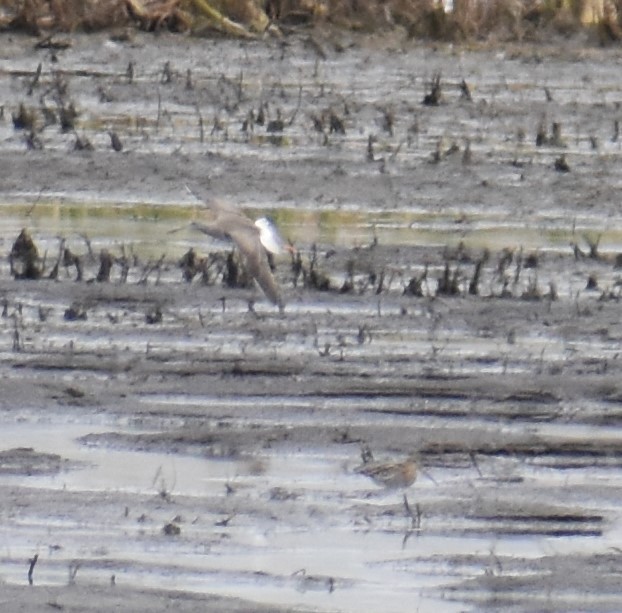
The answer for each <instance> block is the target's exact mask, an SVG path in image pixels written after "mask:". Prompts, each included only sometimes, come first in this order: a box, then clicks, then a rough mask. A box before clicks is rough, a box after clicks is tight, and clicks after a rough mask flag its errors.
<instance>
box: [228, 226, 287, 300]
mask: <svg viewBox="0 0 622 613" xmlns="http://www.w3.org/2000/svg"><path fill="white" fill-rule="evenodd" d="M229 236H230V237H231V239H232V240H233V241H234V242H235V244H236V245H237V247H238V249H239V250H240V252H241V253H242V255H243V256H244V260H245V263H246V269H247V270H248V272H249V273H250V274H251V275H252V276H253V277H254V278H255V280H256V281H257V283H258V284H259V287H261V289H262V290H263V292H264V294H265V295H266V296H267V297H268V299H269V300H270V301H271V302H272V303H273V304H276V305H277V306H278V307H279V309H280V310H283V307H284V303H283V298H282V297H281V291H280V289H279V286H278V284H277V282H276V280H275V278H274V276H273V275H272V271H271V270H270V264H269V263H268V256H267V255H266V250H265V249H264V247H263V245H262V244H261V241H260V240H259V232H258V231H257V228H256V227H255V226H254V224H252V223H251V225H250V226H237V227H236V228H235V229H233V230H231V231H230V232H229Z"/></svg>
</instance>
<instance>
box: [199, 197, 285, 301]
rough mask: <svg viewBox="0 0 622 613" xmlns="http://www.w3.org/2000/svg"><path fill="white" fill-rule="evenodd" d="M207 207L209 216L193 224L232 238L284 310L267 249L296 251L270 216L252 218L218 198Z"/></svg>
mask: <svg viewBox="0 0 622 613" xmlns="http://www.w3.org/2000/svg"><path fill="white" fill-rule="evenodd" d="M187 189H188V191H189V192H190V193H193V192H192V191H191V190H190V189H189V188H187ZM193 195H194V194H193ZM204 208H205V209H207V211H208V220H207V221H206V222H205V223H200V222H194V223H192V224H191V227H192V228H194V229H196V230H199V231H200V232H203V234H208V235H209V236H212V237H214V238H217V239H220V240H230V241H233V242H234V243H235V245H236V247H237V248H238V250H239V251H240V253H241V254H242V257H243V259H244V264H245V266H246V270H247V271H248V273H249V274H250V275H251V276H252V277H253V279H255V281H256V282H257V284H258V285H259V287H261V289H262V290H263V292H264V294H265V295H266V296H267V297H268V299H269V300H270V301H271V302H272V303H273V304H276V305H277V306H278V307H279V311H281V312H283V310H284V309H285V302H284V301H283V297H282V295H281V289H280V287H279V285H278V283H277V282H276V279H275V278H274V276H273V274H272V271H271V270H270V263H269V261H268V254H267V252H270V253H274V254H280V253H283V252H284V251H290V252H291V251H294V248H293V247H292V246H291V245H289V244H287V243H285V241H284V240H283V239H282V238H281V236H280V235H279V233H278V231H277V229H276V227H275V225H274V223H273V222H272V221H271V220H270V219H268V218H267V217H261V218H260V219H257V220H255V221H253V220H252V219H250V218H249V217H247V216H246V215H244V213H242V212H241V211H240V210H238V209H237V208H235V207H234V206H233V205H230V204H226V203H224V202H220V201H216V200H213V201H211V202H209V203H207V204H206V205H205V207H204Z"/></svg>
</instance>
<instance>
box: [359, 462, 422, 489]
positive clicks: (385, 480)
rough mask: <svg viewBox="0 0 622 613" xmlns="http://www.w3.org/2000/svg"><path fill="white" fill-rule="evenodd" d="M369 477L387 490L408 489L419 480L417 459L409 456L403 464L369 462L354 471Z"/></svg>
mask: <svg viewBox="0 0 622 613" xmlns="http://www.w3.org/2000/svg"><path fill="white" fill-rule="evenodd" d="M354 472H357V473H359V474H361V475H365V476H366V477H369V478H370V479H372V481H374V483H376V484H377V485H379V486H381V487H384V488H385V489H387V490H394V489H406V488H407V487H409V486H411V485H412V484H413V483H414V482H415V479H416V478H417V457H416V455H414V454H413V455H411V456H409V457H408V458H407V459H406V460H404V461H402V462H376V461H373V460H369V461H367V462H363V464H361V465H360V466H357V467H356V468H355V469H354Z"/></svg>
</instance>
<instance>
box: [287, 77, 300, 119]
mask: <svg viewBox="0 0 622 613" xmlns="http://www.w3.org/2000/svg"><path fill="white" fill-rule="evenodd" d="M301 104H302V85H299V86H298V103H297V104H296V108H295V109H294V112H293V114H292V116H291V118H290V120H289V121H288V122H287V125H288V126H291V125H292V124H293V123H294V120H295V119H296V115H298V111H299V110H300V105H301Z"/></svg>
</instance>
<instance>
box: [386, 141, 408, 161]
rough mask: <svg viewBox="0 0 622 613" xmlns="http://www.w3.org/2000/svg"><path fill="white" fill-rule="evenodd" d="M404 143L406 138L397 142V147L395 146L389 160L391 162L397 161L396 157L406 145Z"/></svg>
mask: <svg viewBox="0 0 622 613" xmlns="http://www.w3.org/2000/svg"><path fill="white" fill-rule="evenodd" d="M404 143H406V139H404V140H401V141H400V142H399V143H398V144H397V147H396V148H395V151H394V152H393V153H392V154H391V155H390V156H389V161H390V162H394V161H395V158H396V157H397V154H398V153H399V152H400V151H401V149H402V146H403V145H404Z"/></svg>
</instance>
